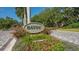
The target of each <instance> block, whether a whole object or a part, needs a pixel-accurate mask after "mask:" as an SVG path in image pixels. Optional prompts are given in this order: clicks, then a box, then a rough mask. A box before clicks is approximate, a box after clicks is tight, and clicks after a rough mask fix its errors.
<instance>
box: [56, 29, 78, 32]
mask: <svg viewBox="0 0 79 59" xmlns="http://www.w3.org/2000/svg"><path fill="white" fill-rule="evenodd" d="M57 30H60V31H71V32H79V28H72V29H63V28H59V29H57Z"/></svg>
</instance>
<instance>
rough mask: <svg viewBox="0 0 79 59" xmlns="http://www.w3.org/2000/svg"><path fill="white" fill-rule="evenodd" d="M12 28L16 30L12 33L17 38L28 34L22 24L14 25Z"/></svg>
mask: <svg viewBox="0 0 79 59" xmlns="http://www.w3.org/2000/svg"><path fill="white" fill-rule="evenodd" d="M11 29H12V30H14V31H13V32H12V34H13V35H14V36H16V37H17V38H19V37H22V36H24V35H25V34H26V30H25V29H24V28H23V27H22V26H21V25H18V24H16V25H14V26H12V28H11Z"/></svg>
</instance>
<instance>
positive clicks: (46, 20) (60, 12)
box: [32, 7, 79, 27]
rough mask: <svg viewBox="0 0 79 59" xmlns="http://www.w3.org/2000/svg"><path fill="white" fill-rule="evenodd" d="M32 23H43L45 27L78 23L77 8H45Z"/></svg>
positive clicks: (78, 9) (78, 12)
mask: <svg viewBox="0 0 79 59" xmlns="http://www.w3.org/2000/svg"><path fill="white" fill-rule="evenodd" d="M32 21H34V22H40V23H43V24H44V25H45V26H47V27H63V26H66V25H69V24H72V23H75V22H78V21H79V8H74V7H53V8H45V10H44V11H42V12H41V13H40V14H38V15H35V16H33V17H32Z"/></svg>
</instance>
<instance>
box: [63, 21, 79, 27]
mask: <svg viewBox="0 0 79 59" xmlns="http://www.w3.org/2000/svg"><path fill="white" fill-rule="evenodd" d="M63 28H79V22H77V23H72V24H70V25H68V26H65V27H63Z"/></svg>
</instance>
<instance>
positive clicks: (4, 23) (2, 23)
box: [0, 18, 18, 30]
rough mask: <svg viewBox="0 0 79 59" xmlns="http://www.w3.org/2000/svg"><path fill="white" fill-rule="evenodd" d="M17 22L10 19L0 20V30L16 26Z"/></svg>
mask: <svg viewBox="0 0 79 59" xmlns="http://www.w3.org/2000/svg"><path fill="white" fill-rule="evenodd" d="M17 23H18V22H17V21H16V20H14V19H12V18H8V19H7V18H5V19H4V18H0V29H4V30H5V29H9V28H11V26H12V25H14V24H17Z"/></svg>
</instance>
